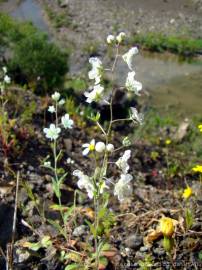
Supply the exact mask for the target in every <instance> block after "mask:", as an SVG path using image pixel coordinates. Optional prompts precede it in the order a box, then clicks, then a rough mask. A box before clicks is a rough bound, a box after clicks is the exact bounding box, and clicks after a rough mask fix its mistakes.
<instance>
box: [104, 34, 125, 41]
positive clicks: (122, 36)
mask: <svg viewBox="0 0 202 270" xmlns="http://www.w3.org/2000/svg"><path fill="white" fill-rule="evenodd" d="M125 37H126V34H125V33H124V32H121V33H119V34H118V35H117V36H114V35H108V36H107V43H108V44H114V43H118V44H120V43H121V42H123V40H124V39H125Z"/></svg>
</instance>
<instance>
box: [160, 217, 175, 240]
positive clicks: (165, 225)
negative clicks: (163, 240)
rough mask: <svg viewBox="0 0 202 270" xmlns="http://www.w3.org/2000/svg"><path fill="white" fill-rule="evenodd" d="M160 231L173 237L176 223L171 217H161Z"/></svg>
mask: <svg viewBox="0 0 202 270" xmlns="http://www.w3.org/2000/svg"><path fill="white" fill-rule="evenodd" d="M159 222H160V231H161V232H162V234H163V235H164V236H166V237H171V236H172V235H173V233H174V225H173V221H172V219H171V218H167V217H162V218H161V219H160V221H159Z"/></svg>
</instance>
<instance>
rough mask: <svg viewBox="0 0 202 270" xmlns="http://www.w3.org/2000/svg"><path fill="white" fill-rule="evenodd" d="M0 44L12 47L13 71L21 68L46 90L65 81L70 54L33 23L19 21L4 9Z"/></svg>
mask: <svg viewBox="0 0 202 270" xmlns="http://www.w3.org/2000/svg"><path fill="white" fill-rule="evenodd" d="M0 44H1V46H2V47H3V48H4V50H7V49H8V48H9V49H10V50H11V51H12V55H13V56H12V58H11V61H10V63H9V65H10V70H11V72H13V73H14V74H16V73H17V72H19V70H20V74H21V76H23V77H25V78H26V81H28V82H29V84H30V85H34V86H35V87H34V88H36V86H37V85H40V86H42V87H43V90H45V91H51V89H52V88H54V87H57V86H60V85H61V84H62V83H63V81H64V75H65V73H66V72H67V68H68V66H67V60H68V54H67V53H66V52H63V51H61V50H60V48H59V47H58V46H56V45H55V44H53V43H51V42H50V41H49V40H48V37H47V35H45V34H44V33H42V32H40V31H39V30H37V29H36V28H35V27H34V26H33V25H32V24H30V23H24V22H23V23H21V22H16V21H14V20H13V19H12V18H11V17H9V16H8V15H6V14H3V13H0ZM25 51H26V53H24V52H25ZM41 94H44V93H43V92H42V93H41Z"/></svg>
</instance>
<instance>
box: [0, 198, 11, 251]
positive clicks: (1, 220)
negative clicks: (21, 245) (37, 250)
mask: <svg viewBox="0 0 202 270" xmlns="http://www.w3.org/2000/svg"><path fill="white" fill-rule="evenodd" d="M12 224H13V208H12V207H11V206H9V205H6V204H3V203H0V232H1V233H0V246H1V247H2V248H5V246H6V245H7V243H8V242H10V241H11V235H12Z"/></svg>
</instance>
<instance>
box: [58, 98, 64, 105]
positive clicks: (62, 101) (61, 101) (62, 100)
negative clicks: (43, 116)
mask: <svg viewBox="0 0 202 270" xmlns="http://www.w3.org/2000/svg"><path fill="white" fill-rule="evenodd" d="M64 104H65V100H64V98H62V99H61V100H60V101H59V102H58V105H59V106H62V105H64Z"/></svg>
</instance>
